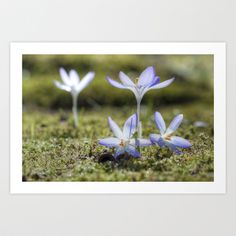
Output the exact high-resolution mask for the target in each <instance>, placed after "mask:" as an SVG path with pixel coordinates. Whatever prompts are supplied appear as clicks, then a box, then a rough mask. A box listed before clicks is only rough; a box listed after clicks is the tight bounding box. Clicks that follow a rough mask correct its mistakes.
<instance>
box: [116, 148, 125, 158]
mask: <svg viewBox="0 0 236 236" xmlns="http://www.w3.org/2000/svg"><path fill="white" fill-rule="evenodd" d="M124 153H125V148H122V147H119V148H117V149H116V152H115V154H114V157H115V158H117V157H118V156H120V155H122V154H124Z"/></svg>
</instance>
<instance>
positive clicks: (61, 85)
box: [54, 81, 71, 92]
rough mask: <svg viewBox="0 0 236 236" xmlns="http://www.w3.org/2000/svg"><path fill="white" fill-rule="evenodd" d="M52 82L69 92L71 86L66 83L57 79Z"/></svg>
mask: <svg viewBox="0 0 236 236" xmlns="http://www.w3.org/2000/svg"><path fill="white" fill-rule="evenodd" d="M54 84H55V85H56V86H57V87H58V88H59V89H62V90H65V91H67V92H71V88H70V87H69V86H67V85H64V84H62V83H60V82H58V81H54Z"/></svg>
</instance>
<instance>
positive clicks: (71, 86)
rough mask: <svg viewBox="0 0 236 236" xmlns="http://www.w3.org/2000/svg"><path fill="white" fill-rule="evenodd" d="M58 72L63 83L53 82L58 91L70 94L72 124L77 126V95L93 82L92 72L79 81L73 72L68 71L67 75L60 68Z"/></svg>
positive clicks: (93, 74)
mask: <svg viewBox="0 0 236 236" xmlns="http://www.w3.org/2000/svg"><path fill="white" fill-rule="evenodd" d="M59 72H60V76H61V79H62V81H63V83H61V82H59V81H54V83H55V85H56V86H57V87H58V88H59V89H62V90H65V91H67V92H70V93H71V95H72V99H73V107H72V111H73V115H74V124H75V126H78V111H77V99H78V95H79V93H80V92H81V91H82V90H83V89H84V88H85V87H87V86H88V85H89V83H90V82H91V81H92V80H93V78H94V76H95V73H94V72H89V73H87V74H86V75H85V76H84V78H83V79H82V80H81V81H80V77H79V75H78V73H77V72H76V71H75V70H70V72H69V73H67V72H66V71H65V69H64V68H60V70H59Z"/></svg>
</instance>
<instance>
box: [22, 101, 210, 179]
mask: <svg viewBox="0 0 236 236" xmlns="http://www.w3.org/2000/svg"><path fill="white" fill-rule="evenodd" d="M156 110H159V111H160V112H161V113H162V114H163V117H164V118H165V120H166V123H167V125H168V124H169V122H170V121H171V120H172V118H173V117H174V115H176V114H178V113H183V114H184V122H183V123H182V125H181V126H180V128H179V129H178V131H177V132H176V135H180V136H181V137H184V138H187V139H188V140H190V142H191V143H192V147H191V148H190V149H185V150H184V154H182V155H175V154H173V153H171V152H170V151H169V150H168V149H160V148H158V147H157V146H152V147H147V148H142V149H141V153H142V157H141V158H139V159H135V158H132V157H124V156H121V157H120V158H119V159H118V160H115V159H114V158H113V157H112V155H111V154H112V153H113V150H112V149H108V148H105V147H103V146H100V145H99V144H98V141H99V139H101V138H104V137H109V136H112V133H111V131H110V130H109V127H108V124H107V117H108V116H111V117H112V118H113V119H114V120H115V121H116V122H117V123H118V124H119V125H120V126H121V125H123V123H124V122H125V120H126V119H127V118H128V117H129V116H130V115H131V114H133V113H134V112H135V108H134V107H122V108H119V107H118V108H116V107H104V108H101V107H97V108H94V109H92V110H83V109H82V110H80V112H79V127H78V129H76V128H74V127H73V120H72V115H71V112H70V111H69V110H58V111H54V112H52V111H51V112H50V111H49V110H39V109H33V108H29V107H25V109H24V111H23V181H213V180H214V150H213V147H214V145H213V111H212V106H209V105H203V104H196V105H194V104H191V105H186V104H185V105H179V106H175V108H173V107H172V106H167V107H161V108H160V109H157V107H148V106H144V107H142V115H141V117H142V124H143V136H144V138H147V137H148V136H149V134H150V133H158V130H157V129H156V127H155V123H154V120H153V114H154V111H156ZM198 120H200V121H205V122H207V123H208V126H207V127H202V128H199V127H195V126H194V125H193V124H194V122H195V121H198Z"/></svg>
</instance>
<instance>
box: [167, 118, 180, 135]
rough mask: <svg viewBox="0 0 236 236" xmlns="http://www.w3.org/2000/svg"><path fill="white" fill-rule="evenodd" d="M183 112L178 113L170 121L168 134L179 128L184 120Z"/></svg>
mask: <svg viewBox="0 0 236 236" xmlns="http://www.w3.org/2000/svg"><path fill="white" fill-rule="evenodd" d="M183 118H184V116H183V114H180V115H177V116H176V117H175V118H174V119H173V120H172V121H171V123H170V125H169V127H168V129H167V130H166V133H165V134H166V135H169V134H172V133H173V132H174V131H175V130H177V129H178V128H179V126H180V124H181V123H182V121H183Z"/></svg>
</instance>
